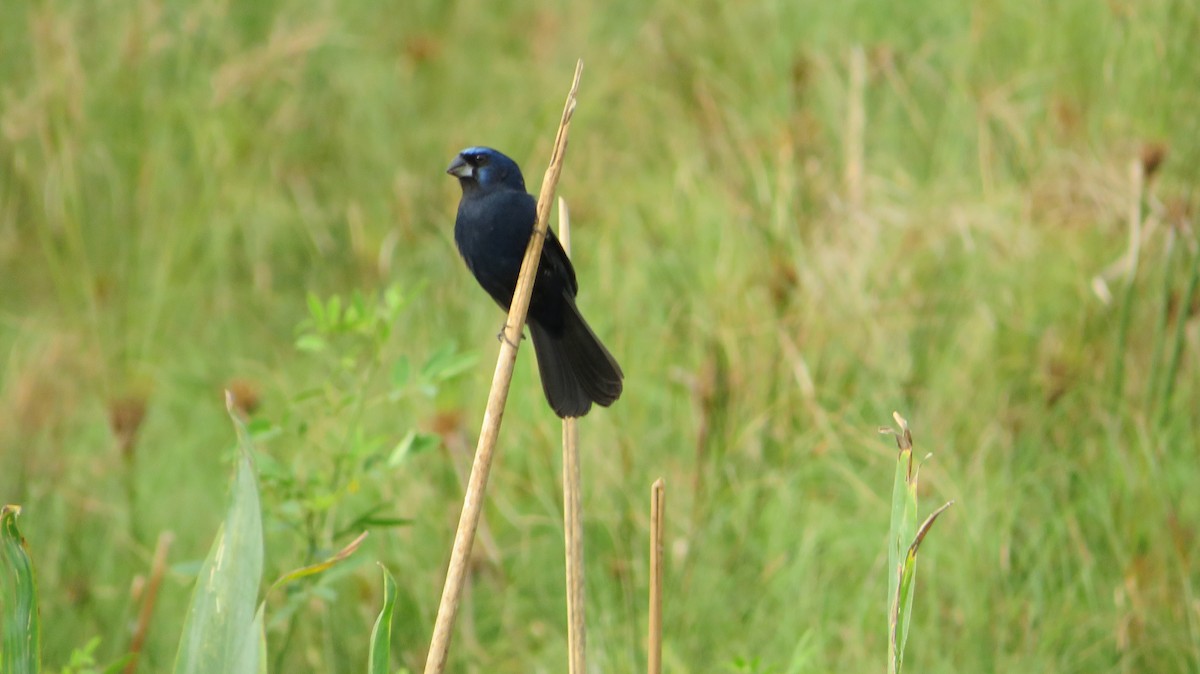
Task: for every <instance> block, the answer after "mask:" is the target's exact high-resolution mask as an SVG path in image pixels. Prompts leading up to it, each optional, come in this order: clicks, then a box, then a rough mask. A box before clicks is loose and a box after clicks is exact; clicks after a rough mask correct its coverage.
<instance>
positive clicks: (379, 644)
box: [367, 564, 396, 674]
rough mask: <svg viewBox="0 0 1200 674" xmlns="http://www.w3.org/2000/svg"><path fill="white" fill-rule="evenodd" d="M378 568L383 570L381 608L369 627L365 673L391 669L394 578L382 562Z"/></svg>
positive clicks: (379, 673)
mask: <svg viewBox="0 0 1200 674" xmlns="http://www.w3.org/2000/svg"><path fill="white" fill-rule="evenodd" d="M379 568H380V569H382V570H383V608H382V609H380V611H379V617H378V618H376V619H375V626H374V627H373V628H371V651H370V655H369V656H368V660H369V664H368V669H367V674H388V672H390V671H391V669H390V665H391V654H392V611H393V609H394V608H395V605H396V580H395V579H394V578H392V574H390V573H388V570H387V568H386V567H384V566H383V565H382V564H380V565H379Z"/></svg>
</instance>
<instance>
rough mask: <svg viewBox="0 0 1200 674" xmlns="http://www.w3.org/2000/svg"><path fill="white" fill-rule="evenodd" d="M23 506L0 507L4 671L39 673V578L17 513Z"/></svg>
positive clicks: (0, 582) (26, 673)
mask: <svg viewBox="0 0 1200 674" xmlns="http://www.w3.org/2000/svg"><path fill="white" fill-rule="evenodd" d="M19 514H21V507H20V506H15V505H6V506H4V507H3V508H0V575H3V581H0V609H3V611H4V613H3V614H2V616H0V617H2V618H3V620H0V623H3V625H4V640H3V644H4V670H3V671H4V673H5V674H37V672H39V671H41V667H42V652H41V651H42V648H41V626H40V622H39V619H38V603H37V579H36V578H35V577H34V574H33V563H32V562H31V561H30V560H29V552H28V550H27V549H26V547H25V541H24V539H22V538H21V532H20V530H19V529H17V515H19Z"/></svg>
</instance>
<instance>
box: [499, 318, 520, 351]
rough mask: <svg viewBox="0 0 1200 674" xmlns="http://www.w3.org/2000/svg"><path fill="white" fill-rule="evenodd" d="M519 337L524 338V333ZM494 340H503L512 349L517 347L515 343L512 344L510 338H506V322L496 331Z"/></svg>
mask: <svg viewBox="0 0 1200 674" xmlns="http://www.w3.org/2000/svg"><path fill="white" fill-rule="evenodd" d="M520 339H525V335H521V337H520ZM496 340H497V341H500V342H504V343H505V344H508V345H509V346H511V347H512V348H514V349H515V348H517V345H516V344H513V343H512V340H510V339H509V338H508V324H507V323H505V324H504V327H502V328H500V332H497V333H496ZM518 341H519V340H518Z"/></svg>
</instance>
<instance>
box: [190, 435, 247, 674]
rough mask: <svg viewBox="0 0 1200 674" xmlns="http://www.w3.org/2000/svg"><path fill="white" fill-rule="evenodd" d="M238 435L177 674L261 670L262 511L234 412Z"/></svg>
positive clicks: (202, 568) (235, 672) (197, 583)
mask: <svg viewBox="0 0 1200 674" xmlns="http://www.w3.org/2000/svg"><path fill="white" fill-rule="evenodd" d="M230 417H231V418H232V419H233V424H234V426H235V428H236V429H237V434H238V461H237V468H236V470H235V475H234V480H233V490H232V493H231V495H230V503H229V509H228V511H227V512H226V514H225V521H224V522H223V523H222V524H221V526H220V528H219V529H218V531H217V538H216V540H215V541H213V545H212V548H211V549H210V550H209V553H208V558H207V559H206V560H205V561H204V565H203V566H202V567H201V568H200V574H199V576H198V577H197V579H196V588H195V590H194V591H193V594H192V602H191V606H190V607H189V608H188V614H187V618H186V621H185V623H184V628H183V636H182V638H181V639H180V643H179V652H178V654H177V656H176V658H175V668H174V672H175V674H211V673H213V672H227V673H229V674H242V673H246V674H250V673H252V672H259V671H265V670H264V669H260V667H259V658H260V657H265V653H263V654H262V655H261V656H258V653H257V649H258V648H259V644H260V643H261V639H262V636H261V635H262V627H261V622H258V623H257V625H258V626H257V628H256V618H255V610H256V609H255V607H256V606H257V604H258V589H259V582H260V580H261V578H262V567H263V533H262V510H261V507H260V505H259V500H258V487H257V485H256V484H255V478H254V469H253V467H252V466H251V463H250V457H251V453H252V446H251V441H250V436H249V434H248V433H247V432H246V428H245V426H244V425H243V424H242V422H241V421H240V420H239V419H238V418H237V416H236V415H235V414H234V413H233V412H232V411H231V412H230Z"/></svg>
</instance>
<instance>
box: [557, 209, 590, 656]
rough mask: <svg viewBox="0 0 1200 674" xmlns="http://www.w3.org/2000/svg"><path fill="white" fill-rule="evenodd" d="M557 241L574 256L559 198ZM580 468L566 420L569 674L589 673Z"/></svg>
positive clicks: (570, 420)
mask: <svg viewBox="0 0 1200 674" xmlns="http://www.w3.org/2000/svg"><path fill="white" fill-rule="evenodd" d="M558 239H559V241H560V242H561V243H562V247H563V250H565V251H566V252H567V254H568V255H570V254H571V215H570V213H569V212H568V210H567V202H566V201H565V200H564V199H563V198H562V197H559V198H558ZM579 475H580V469H579V426H578V420H577V419H575V418H574V417H567V418H565V419H563V532H564V536H563V539H564V544H565V546H566V558H567V561H566V570H567V665H568V667H567V671H568V672H569V673H570V674H584V672H586V671H587V617H586V614H587V611H586V610H585V606H586V604H585V600H584V582H583V580H584V576H583V491H582V486H581V484H580V483H581V480H580V477H579Z"/></svg>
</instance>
